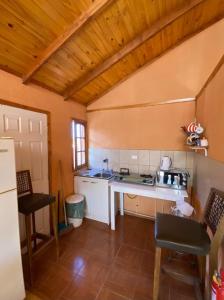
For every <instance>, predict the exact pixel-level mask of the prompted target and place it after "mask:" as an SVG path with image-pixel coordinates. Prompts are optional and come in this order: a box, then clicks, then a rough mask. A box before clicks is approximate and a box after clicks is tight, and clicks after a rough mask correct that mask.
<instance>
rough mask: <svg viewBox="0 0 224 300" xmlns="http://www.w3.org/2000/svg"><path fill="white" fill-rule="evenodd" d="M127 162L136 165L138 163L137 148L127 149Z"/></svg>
mask: <svg viewBox="0 0 224 300" xmlns="http://www.w3.org/2000/svg"><path fill="white" fill-rule="evenodd" d="M127 154H128V163H129V164H133V165H137V164H138V161H139V159H138V150H128V153H127Z"/></svg>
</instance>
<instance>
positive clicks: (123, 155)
mask: <svg viewBox="0 0 224 300" xmlns="http://www.w3.org/2000/svg"><path fill="white" fill-rule="evenodd" d="M128 151H129V150H120V163H128V161H129V152H128Z"/></svg>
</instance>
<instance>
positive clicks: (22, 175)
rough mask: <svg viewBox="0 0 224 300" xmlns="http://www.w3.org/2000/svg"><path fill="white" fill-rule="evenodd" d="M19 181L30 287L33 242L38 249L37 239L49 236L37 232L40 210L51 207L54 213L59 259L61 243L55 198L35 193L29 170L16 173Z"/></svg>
mask: <svg viewBox="0 0 224 300" xmlns="http://www.w3.org/2000/svg"><path fill="white" fill-rule="evenodd" d="M16 179H17V193H18V207H19V212H20V213H22V214H24V215H25V227H26V243H27V253H28V268H29V269H28V271H29V278H30V285H31V286H32V283H33V280H32V252H33V249H32V241H33V242H34V250H36V249H37V239H41V240H48V239H49V236H47V235H45V234H42V233H38V232H36V223H35V212H36V211H37V210H39V209H40V208H43V207H45V206H48V205H50V207H51V213H52V223H53V231H54V236H55V242H56V255H57V258H58V257H59V243H58V231H57V220H56V211H55V197H54V196H51V195H46V194H41V193H33V188H32V181H31V176H30V171H29V170H24V171H19V172H17V173H16ZM31 216H32V228H33V233H31Z"/></svg>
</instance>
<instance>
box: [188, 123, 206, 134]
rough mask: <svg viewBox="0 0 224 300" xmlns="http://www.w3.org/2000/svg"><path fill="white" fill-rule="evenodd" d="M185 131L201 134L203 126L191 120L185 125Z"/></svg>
mask: <svg viewBox="0 0 224 300" xmlns="http://www.w3.org/2000/svg"><path fill="white" fill-rule="evenodd" d="M187 131H188V132H189V133H197V134H202V133H203V132H204V128H203V127H202V126H201V124H199V123H198V124H197V123H196V122H191V123H190V124H189V125H188V126H187Z"/></svg>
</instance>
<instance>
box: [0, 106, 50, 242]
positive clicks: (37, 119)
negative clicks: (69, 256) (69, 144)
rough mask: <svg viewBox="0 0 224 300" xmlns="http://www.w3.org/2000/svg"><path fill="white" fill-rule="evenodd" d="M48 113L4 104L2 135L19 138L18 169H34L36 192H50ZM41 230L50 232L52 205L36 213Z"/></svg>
mask: <svg viewBox="0 0 224 300" xmlns="http://www.w3.org/2000/svg"><path fill="white" fill-rule="evenodd" d="M47 132H48V130H47V115H46V114H42V113H38V112H33V111H30V110H25V109H20V108H16V107H11V106H7V105H0V136H4V137H6V136H7V137H12V138H14V140H15V153H16V170H17V171H20V170H27V169H28V170H30V171H31V177H32V185H33V190H34V192H43V193H48V192H49V181H48V135H47ZM19 219H20V236H21V240H24V238H25V224H24V217H23V216H22V215H20V218H19ZM36 227H37V230H38V231H39V232H42V233H45V234H49V209H48V207H46V208H43V209H41V210H39V211H38V212H37V213H36Z"/></svg>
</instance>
